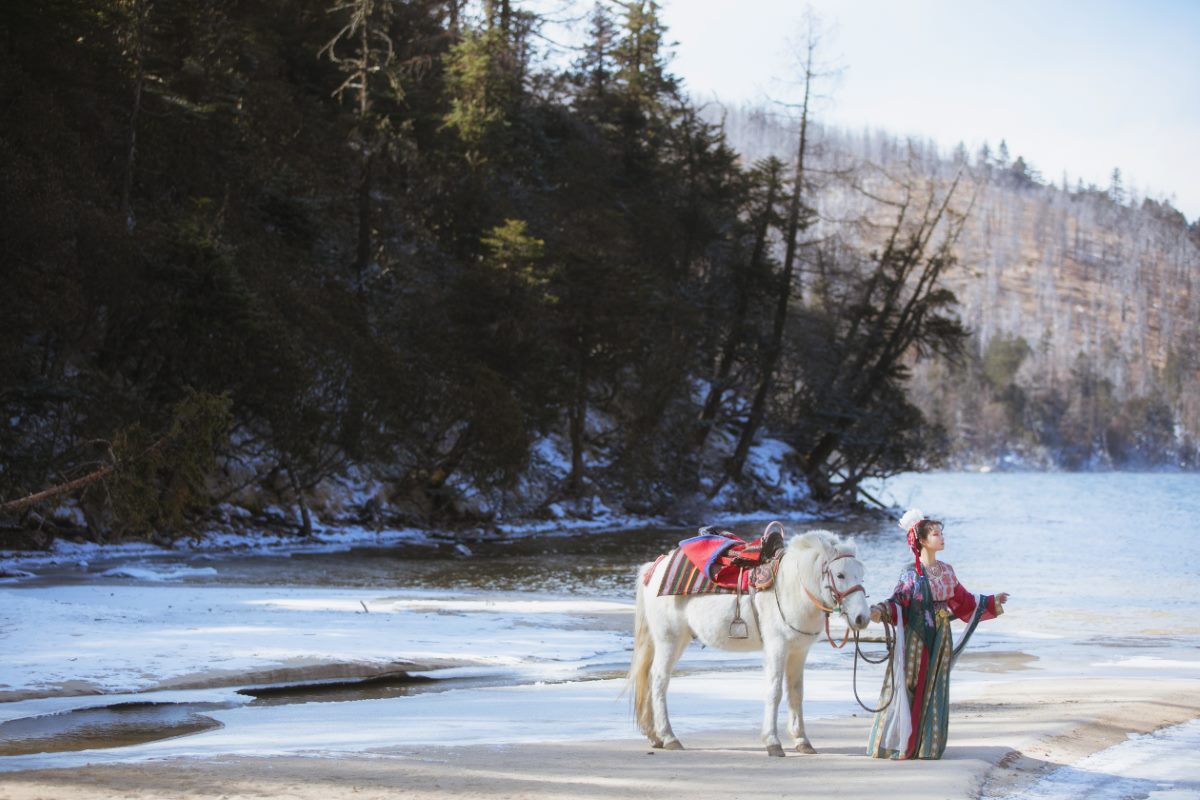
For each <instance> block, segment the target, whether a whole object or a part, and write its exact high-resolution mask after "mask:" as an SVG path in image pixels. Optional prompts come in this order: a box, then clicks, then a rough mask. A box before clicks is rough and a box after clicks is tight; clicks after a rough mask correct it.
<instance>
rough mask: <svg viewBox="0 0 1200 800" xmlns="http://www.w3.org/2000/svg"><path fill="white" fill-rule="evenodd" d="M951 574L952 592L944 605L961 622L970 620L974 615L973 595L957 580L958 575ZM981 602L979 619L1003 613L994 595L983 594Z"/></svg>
mask: <svg viewBox="0 0 1200 800" xmlns="http://www.w3.org/2000/svg"><path fill="white" fill-rule="evenodd" d="M947 566H949V565H947ZM951 574H952V577H953V578H954V593H953V594H951V595H950V597H949V599H947V600H946V605H947V606H949V607H950V613H952V614H953V615H954V616H956V617H958V618H959V619H960V620H962V621H963V622H970V621H971V618H972V617H973V616H974V615H975V605H976V600H975V595H974V594H972V593H971V592H969V591H967V587H965V586H963V585H962V584H961V583H959V582H958V575H956V574H953V572H952V573H951ZM983 602H984V608H983V614H982V615H981V616H980V617H979V619H980V620H985V619H995V618H996V617H998V616H1000V615H1001V614H1003V613H1004V606H1002V605H999V604H997V603H996V595H994V594H988V595H984V596H983Z"/></svg>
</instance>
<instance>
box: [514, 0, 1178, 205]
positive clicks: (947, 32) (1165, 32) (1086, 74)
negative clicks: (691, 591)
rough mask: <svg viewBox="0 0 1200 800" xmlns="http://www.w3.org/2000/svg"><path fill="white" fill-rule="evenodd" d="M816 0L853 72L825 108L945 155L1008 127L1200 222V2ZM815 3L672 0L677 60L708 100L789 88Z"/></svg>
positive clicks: (1033, 151)
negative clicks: (925, 142) (932, 144)
mask: <svg viewBox="0 0 1200 800" xmlns="http://www.w3.org/2000/svg"><path fill="white" fill-rule="evenodd" d="M548 1H549V2H553V0H548ZM558 2H559V3H560V7H561V3H563V2H568V0H558ZM534 5H537V3H534ZM807 5H808V6H810V7H811V8H812V10H813V11H814V12H815V14H816V15H818V17H819V18H820V19H821V22H822V25H823V27H824V28H826V29H827V33H826V35H825V37H824V39H823V45H822V53H823V57H821V60H822V61H824V62H825V64H826V65H827V66H829V67H831V68H838V71H839V74H838V75H837V76H836V77H834V78H830V79H827V80H825V81H824V82H823V85H822V87H821V89H822V91H821V94H822V102H821V103H820V105H819V106H818V108H817V112H818V115H819V117H820V119H821V120H823V121H825V122H827V123H831V124H835V125H839V126H844V127H850V128H862V127H871V128H882V129H884V130H888V131H891V132H892V133H895V134H901V135H917V136H922V137H928V138H932V139H933V140H934V141H936V142H938V143H939V144H941V145H943V146H944V147H945V148H946V150H947V152H949V150H950V148H952V147H953V146H954V145H955V144H956V143H958V142H960V141H961V142H964V143H965V144H966V145H967V147H968V149H969V151H970V152H972V153H974V152H975V151H976V150H977V149H978V147H979V146H980V145H981V144H982V143H983V142H985V141H986V142H988V143H989V144H990V146H991V149H992V151H993V152H995V150H996V146H997V145H998V144H999V142H1000V141H1001V140H1002V139H1003V140H1004V141H1005V142H1006V143H1007V145H1008V149H1009V153H1010V155H1011V156H1012V157H1013V158H1014V159H1015V158H1016V157H1017V156H1023V157H1024V158H1025V160H1026V161H1027V162H1029V163H1031V164H1032V166H1033V167H1034V168H1035V169H1037V170H1038V171H1039V172H1040V173H1041V174H1042V176H1043V179H1045V180H1047V181H1053V182H1055V183H1056V184H1057V183H1059V182H1060V181H1061V179H1062V176H1063V172H1064V171H1065V172H1066V173H1067V175H1068V176H1069V180H1070V182H1071V185H1074V184H1075V181H1076V180H1077V179H1082V180H1083V182H1084V183H1085V184H1086V183H1095V184H1096V185H1098V186H1101V187H1107V186H1108V185H1109V182H1110V179H1111V176H1112V172H1113V169H1114V168H1119V169H1120V170H1121V174H1122V178H1123V183H1124V184H1125V188H1126V189H1127V190H1128V189H1130V188H1133V189H1134V190H1135V191H1136V192H1137V194H1138V195H1139V196H1147V195H1148V196H1150V197H1154V198H1156V199H1162V198H1167V199H1171V200H1172V203H1173V204H1174V205H1175V206H1176V207H1177V208H1178V209H1179V210H1180V211H1182V212H1183V213H1184V215H1185V216H1186V217H1187V218H1188V220H1189V221H1196V220H1197V218H1200V157H1197V153H1196V145H1195V143H1197V142H1200V0H1137V2H1135V1H1134V0H1127V1H1126V2H1117V1H1116V0H1088V2H1086V3H1085V2H1068V1H1067V0H1007V1H1006V2H1003V3H999V2H991V3H985V2H979V1H977V0H976V1H973V0H813V2H811V3H809V4H807ZM590 6H591V2H590V0H579V2H578V3H577V7H579V8H583V9H586V8H588V7H590ZM805 7H806V4H804V3H800V2H795V0H790V1H789V0H737V1H736V2H734V0H664V2H663V3H662V11H661V17H662V20H663V22H664V23H665V24H666V25H667V26H668V28H669V31H668V37H669V39H671V40H672V41H673V42H675V43H676V44H675V47H674V53H675V58H674V60H673V61H672V63H671V67H672V71H673V72H674V73H675V74H676V75H678V76H680V77H681V78H683V80H684V84H685V89H686V90H687V91H688V92H689V93H690V94H691V95H692V96H693V98H695V99H697V100H712V99H718V100H720V101H722V102H726V103H738V102H741V101H751V102H753V101H760V100H766V101H768V102H769V100H768V98H780V99H781V98H784V97H786V96H787V94H788V91H789V87H788V82H787V80H786V79H787V77H788V76H789V74H792V73H793V70H792V69H791V66H790V65H791V63H792V62H793V59H792V57H791V56H790V53H791V52H793V51H794V43H795V42H798V41H800V38H801V37H800V35H799V34H800V32H801V23H802V19H803V17H804V11H805ZM819 57H820V56H819Z"/></svg>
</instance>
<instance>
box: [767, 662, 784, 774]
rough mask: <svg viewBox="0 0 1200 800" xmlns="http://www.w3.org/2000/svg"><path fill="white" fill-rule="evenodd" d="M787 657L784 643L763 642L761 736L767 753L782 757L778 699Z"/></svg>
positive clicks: (781, 690) (781, 693) (780, 695)
mask: <svg viewBox="0 0 1200 800" xmlns="http://www.w3.org/2000/svg"><path fill="white" fill-rule="evenodd" d="M786 659H787V650H786V645H784V644H783V643H782V642H772V641H770V640H769V639H768V640H767V641H764V642H763V677H765V678H766V681H767V686H766V689H767V693H766V698H765V700H764V702H763V724H762V738H763V743H764V744H766V746H767V755H769V756H777V757H779V758H782V757H783V745H782V744H780V742H779V701H780V699H781V698H782V696H783V674H784V662H785V660H786Z"/></svg>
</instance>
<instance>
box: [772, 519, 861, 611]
mask: <svg viewBox="0 0 1200 800" xmlns="http://www.w3.org/2000/svg"><path fill="white" fill-rule="evenodd" d="M788 548H789V550H790V549H792V548H795V549H796V550H797V551H804V550H809V551H812V553H813V556H814V558H813V560H812V562H811V563H812V569H813V571H814V572H815V573H816V576H817V580H819V582H820V584H819V585H820V587H821V591H820V595H821V602H823V603H825V604H826V605H827V606H828V607H829V608H831V609H836V610H839V611H840V612H841V614H842V616H844V617H845V618H846V622H847V623H848V624H849V625H850V627H852V628H854V629H855V630H862V629H863V628H865V627H867V623H869V622H870V621H871V609H870V606H868V605H867V592H866V590H865V589H863V576H864V574H865V572H866V571H865V569H864V568H863V565H862V562H861V561H859V560H858V558H857V557H856V552H857V551H856V549H855V547H854V543H853V542H847V541H843V540H842V539H840V538H838V536H837V535H835V534H833V533H830V532H829V531H809V532H808V533H805V534H802V535H800V536H796V537H794V538H793V539H792V541H791V542H790V543H789V544H788Z"/></svg>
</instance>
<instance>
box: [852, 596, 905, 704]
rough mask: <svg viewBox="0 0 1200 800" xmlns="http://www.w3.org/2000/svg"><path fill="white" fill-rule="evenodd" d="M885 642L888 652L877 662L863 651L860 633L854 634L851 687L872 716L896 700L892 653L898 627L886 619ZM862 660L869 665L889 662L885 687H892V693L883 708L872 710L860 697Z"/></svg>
mask: <svg viewBox="0 0 1200 800" xmlns="http://www.w3.org/2000/svg"><path fill="white" fill-rule="evenodd" d="M883 640H884V642H885V644H886V645H887V651H886V652H885V653H884V655H883V658H880V659H879V660H878V661H876V660H874V659H871V658H869V657H868V656H867V654H866V653H864V652H863V651H862V645H861V643H860V642H859V639H858V631H855V632H854V671H853V678H852V679H851V685H852V686H853V687H854V699H855V700H857V701H858V704H859V705H860V706H862V708H863V710H864V711H866V712H868V713H871V714H877V713H879V712H880V711H883V710H884V709H885V708H887V707H888V706H890V705H891V704H892V701H893V700H895V699H896V676H895V674H894V672H895V670H894V666H895V661H893V660H892V653H893V651H895V649H896V626H895V625H893V624H892V623H891V622H889V621H888V620H886V619H885V620H883ZM860 658H861V659H862V660H863V661H865V662H867V663H868V664H882V663H883V662H884V661H886V662H887V671H886V672H885V673H884V676H883V681H884V684H885V685H887V686H889V687H891V692H890V693H889V694H888V699H887V702H886V703H883V704H882V705H881V706H879V708H871V707H870V706H869V705H867V704H866V703H864V702H863V701H862V698H861V697H859V696H858V660H859V659H860Z"/></svg>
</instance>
